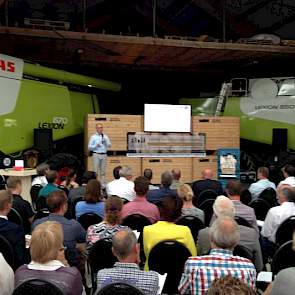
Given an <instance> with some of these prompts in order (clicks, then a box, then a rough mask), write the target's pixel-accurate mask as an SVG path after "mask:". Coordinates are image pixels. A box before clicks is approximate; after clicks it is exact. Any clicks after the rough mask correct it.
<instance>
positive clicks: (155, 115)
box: [144, 104, 191, 132]
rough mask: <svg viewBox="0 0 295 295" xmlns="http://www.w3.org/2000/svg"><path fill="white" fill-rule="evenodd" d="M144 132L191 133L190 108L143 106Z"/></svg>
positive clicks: (182, 106)
mask: <svg viewBox="0 0 295 295" xmlns="http://www.w3.org/2000/svg"><path fill="white" fill-rule="evenodd" d="M144 131H146V132H191V106H190V105H168V104H145V105H144Z"/></svg>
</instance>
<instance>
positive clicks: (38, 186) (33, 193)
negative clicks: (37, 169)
mask: <svg viewBox="0 0 295 295" xmlns="http://www.w3.org/2000/svg"><path fill="white" fill-rule="evenodd" d="M42 187H43V186H42V185H41V184H35V185H33V186H32V187H31V190H30V195H31V200H32V204H33V207H34V209H36V201H37V198H38V195H39V191H40V190H41V189H42Z"/></svg>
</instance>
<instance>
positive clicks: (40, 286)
mask: <svg viewBox="0 0 295 295" xmlns="http://www.w3.org/2000/svg"><path fill="white" fill-rule="evenodd" d="M12 295H64V293H63V292H62V290H61V289H59V287H58V286H56V285H54V284H52V283H51V282H48V281H46V280H41V279H32V280H28V281H25V282H23V283H22V284H21V285H19V286H18V287H17V288H16V289H14V291H13V293H12Z"/></svg>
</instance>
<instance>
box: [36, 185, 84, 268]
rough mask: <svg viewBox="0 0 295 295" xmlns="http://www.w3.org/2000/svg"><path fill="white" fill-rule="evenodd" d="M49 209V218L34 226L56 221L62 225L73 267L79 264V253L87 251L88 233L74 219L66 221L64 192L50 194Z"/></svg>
mask: <svg viewBox="0 0 295 295" xmlns="http://www.w3.org/2000/svg"><path fill="white" fill-rule="evenodd" d="M46 203H47V207H48V209H49V211H50V212H51V213H50V214H49V216H47V217H43V218H41V219H37V220H36V221H35V222H34V223H33V225H32V229H34V228H35V227H36V226H37V225H38V224H41V223H44V222H45V221H56V222H58V223H60V224H61V226H62V229H63V235H64V244H65V246H66V247H67V254H68V260H69V263H70V265H71V266H76V265H77V264H78V257H79V252H78V250H79V251H84V250H85V244H84V243H85V236H86V232H85V230H84V229H83V227H82V226H81V224H80V223H78V222H77V221H76V220H74V219H71V220H69V219H66V218H65V217H64V214H65V213H66V212H67V209H68V203H67V197H66V194H65V192H64V191H62V190H59V191H53V192H51V193H50V194H49V196H48V198H47V200H46Z"/></svg>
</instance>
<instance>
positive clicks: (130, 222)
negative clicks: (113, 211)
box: [122, 214, 151, 232]
mask: <svg viewBox="0 0 295 295" xmlns="http://www.w3.org/2000/svg"><path fill="white" fill-rule="evenodd" d="M122 225H125V226H128V227H130V228H131V229H133V230H137V231H139V232H142V231H143V228H144V227H145V226H146V225H151V222H150V221H149V219H148V218H147V217H145V216H143V215H141V214H131V215H129V216H127V217H125V218H124V219H123V221H122Z"/></svg>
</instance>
